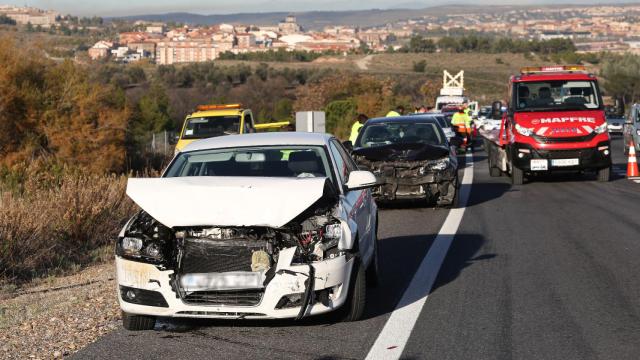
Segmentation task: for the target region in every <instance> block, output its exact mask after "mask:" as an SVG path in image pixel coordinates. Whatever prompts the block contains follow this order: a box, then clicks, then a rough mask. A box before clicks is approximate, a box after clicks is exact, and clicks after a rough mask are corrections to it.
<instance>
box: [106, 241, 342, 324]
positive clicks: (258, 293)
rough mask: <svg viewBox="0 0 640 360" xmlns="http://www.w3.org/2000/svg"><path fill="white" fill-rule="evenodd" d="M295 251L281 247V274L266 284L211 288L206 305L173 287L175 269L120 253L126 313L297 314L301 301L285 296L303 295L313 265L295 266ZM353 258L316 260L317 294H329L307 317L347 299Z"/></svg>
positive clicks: (206, 315)
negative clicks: (252, 302) (239, 288)
mask: <svg viewBox="0 0 640 360" xmlns="http://www.w3.org/2000/svg"><path fill="white" fill-rule="evenodd" d="M294 251H295V248H289V249H284V250H282V251H281V252H280V257H279V261H278V263H277V264H276V265H275V266H276V274H275V276H274V277H273V279H271V281H269V283H268V284H267V285H266V286H265V287H264V288H262V289H248V290H247V291H225V292H220V291H217V292H216V291H210V292H207V294H202V295H203V296H201V297H200V298H199V299H200V300H202V299H216V300H215V301H214V302H215V304H211V303H209V304H207V303H206V301H205V302H202V301H201V302H200V303H198V304H194V303H193V302H192V301H188V300H187V299H185V298H184V297H181V296H179V295H178V293H177V292H176V291H175V290H174V288H173V286H172V284H173V282H174V280H173V278H174V271H173V270H160V269H158V268H157V267H156V266H155V265H151V264H146V263H141V262H136V261H130V260H126V259H123V258H121V257H116V270H117V281H118V285H119V289H118V301H119V303H120V307H121V309H122V310H123V311H124V312H126V313H130V314H138V315H152V316H165V317H189V318H246V319H269V318H271V319H278V318H295V317H297V316H298V315H299V312H300V309H301V304H298V305H296V303H295V302H291V301H284V302H283V300H282V299H283V298H287V299H289V298H292V299H293V298H303V297H304V293H305V290H306V284H305V281H306V280H307V277H308V274H309V266H308V265H307V264H301V265H292V264H291V259H292V257H293V253H294ZM353 262H354V259H353V258H351V259H347V257H346V256H339V257H336V258H334V259H328V260H324V261H318V262H314V263H312V266H313V268H314V270H315V276H314V278H315V281H314V282H313V283H314V285H313V290H314V291H315V293H321V292H322V291H324V290H326V295H328V296H325V297H324V299H325V300H324V301H322V302H321V301H320V300H319V298H320V297H316V300H317V301H316V302H314V303H312V304H311V305H309V306H308V307H307V309H306V312H305V316H308V315H316V314H322V313H326V312H330V311H333V310H335V309H337V308H339V307H340V306H342V305H343V304H344V302H345V301H346V298H347V296H348V288H349V279H350V278H351V270H352V268H353ZM140 290H142V291H140ZM216 295H217V296H216ZM132 296H133V297H132ZM159 296H161V298H160V297H159ZM221 296H222V297H221ZM225 296H226V297H225ZM160 299H163V300H164V301H165V302H166V304H164V303H162V302H161V301H159V300H160ZM224 299H228V300H229V303H227V304H225V303H224ZM238 299H241V300H247V299H249V300H251V299H253V300H255V305H245V304H247V302H246V301H238ZM221 300H222V301H221ZM221 302H222V303H221ZM283 303H287V304H283Z"/></svg>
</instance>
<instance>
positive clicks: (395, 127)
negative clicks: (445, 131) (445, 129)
mask: <svg viewBox="0 0 640 360" xmlns="http://www.w3.org/2000/svg"><path fill="white" fill-rule="evenodd" d="M443 141H444V140H443V139H442V137H440V132H439V131H438V128H437V125H436V124H435V123H409V122H403V123H378V124H373V125H369V126H365V128H364V129H363V133H362V136H360V137H359V138H358V140H357V141H356V144H355V146H356V147H374V146H383V145H390V144H398V143H422V144H430V145H442V144H443V143H444V142H443Z"/></svg>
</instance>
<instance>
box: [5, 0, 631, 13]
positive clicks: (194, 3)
mask: <svg viewBox="0 0 640 360" xmlns="http://www.w3.org/2000/svg"><path fill="white" fill-rule="evenodd" d="M4 3H5V4H7V5H15V6H33V7H38V8H42V9H47V10H54V11H57V12H60V13H65V14H66V13H69V14H72V15H80V16H105V17H119V16H136V15H151V14H163V13H173V12H187V13H193V14H199V15H214V14H220V15H222V14H241V13H256V12H258V13H259V12H264V13H269V12H292V13H296V12H310V11H350V10H371V9H423V8H429V7H434V6H441V5H455V4H459V5H461V6H464V5H466V4H469V5H513V6H518V5H520V6H522V5H528V6H531V5H540V6H548V5H559V4H560V5H593V4H633V3H640V2H639V1H637V0H563V1H560V2H557V1H552V0H529V1H512V0H506V1H505V0H488V1H485V0H476V1H472V0H449V1H437V0H406V1H402V0H401V1H392V0H370V1H367V2H362V1H356V0H346V1H336V0H329V1H319V0H298V1H292V0H271V1H265V0H249V1H243V2H242V4H240V5H239V4H238V2H237V1H232V0H218V1H216V2H215V4H211V2H209V1H204V0H191V1H187V2H181V3H180V4H176V3H175V2H173V1H166V0H140V1H137V2H135V4H132V3H131V2H128V1H124V0H114V1H109V2H105V3H94V2H88V3H81V4H78V2H76V1H72V0H32V1H27V2H25V1H7V2H4Z"/></svg>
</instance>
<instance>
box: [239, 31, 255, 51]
mask: <svg viewBox="0 0 640 360" xmlns="http://www.w3.org/2000/svg"><path fill="white" fill-rule="evenodd" d="M236 39H237V41H238V48H240V49H248V48H252V47H254V46H256V36H255V35H254V34H249V33H247V34H237V35H236Z"/></svg>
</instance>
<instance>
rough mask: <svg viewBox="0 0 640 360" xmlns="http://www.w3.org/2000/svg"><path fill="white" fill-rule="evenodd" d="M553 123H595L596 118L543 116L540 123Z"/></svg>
mask: <svg viewBox="0 0 640 360" xmlns="http://www.w3.org/2000/svg"><path fill="white" fill-rule="evenodd" d="M553 123H588V124H595V123H596V118H592V117H561V118H542V119H540V124H553Z"/></svg>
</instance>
